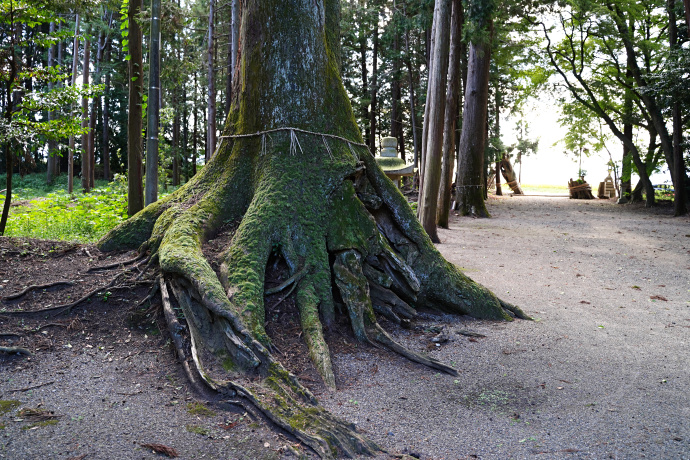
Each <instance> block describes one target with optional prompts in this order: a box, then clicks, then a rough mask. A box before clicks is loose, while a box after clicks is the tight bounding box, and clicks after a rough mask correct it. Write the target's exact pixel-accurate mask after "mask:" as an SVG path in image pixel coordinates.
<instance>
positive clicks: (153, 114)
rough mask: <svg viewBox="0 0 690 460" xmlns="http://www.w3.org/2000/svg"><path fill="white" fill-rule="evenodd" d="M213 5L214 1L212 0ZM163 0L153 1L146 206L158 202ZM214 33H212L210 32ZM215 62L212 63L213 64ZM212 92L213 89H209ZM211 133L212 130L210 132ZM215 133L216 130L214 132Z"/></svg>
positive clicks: (147, 127)
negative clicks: (161, 17)
mask: <svg viewBox="0 0 690 460" xmlns="http://www.w3.org/2000/svg"><path fill="white" fill-rule="evenodd" d="M211 4H213V0H211ZM160 16H161V0H152V1H151V37H150V38H149V42H150V44H151V48H150V51H149V97H148V100H147V102H148V104H147V109H146V119H147V126H146V184H145V190H144V199H145V201H144V203H145V205H146V206H148V205H150V204H151V203H153V202H155V201H156V200H158V124H159V119H160V109H161V106H160V103H161V100H160V97H161V88H160V86H161V83H160V80H161V79H160V65H161V58H160V52H161V19H160ZM209 33H212V32H209ZM212 63H213V62H211V64H212ZM209 91H211V87H209ZM209 132H211V130H209ZM214 132H215V130H214Z"/></svg>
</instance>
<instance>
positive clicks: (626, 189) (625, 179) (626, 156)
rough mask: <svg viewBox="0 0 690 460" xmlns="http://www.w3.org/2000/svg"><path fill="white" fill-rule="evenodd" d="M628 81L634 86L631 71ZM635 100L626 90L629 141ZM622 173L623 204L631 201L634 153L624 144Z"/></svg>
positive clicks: (625, 115)
mask: <svg viewBox="0 0 690 460" xmlns="http://www.w3.org/2000/svg"><path fill="white" fill-rule="evenodd" d="M625 76H626V81H629V82H630V83H631V84H632V72H631V71H630V69H628V70H627V71H626V75H625ZM632 111H633V98H632V90H626V91H625V96H624V100H623V135H624V136H625V137H627V138H628V139H632V138H633V124H632ZM622 166H623V167H622V171H621V192H620V199H619V201H620V202H621V203H625V202H627V201H628V200H629V199H630V197H631V196H630V194H631V192H632V181H631V179H632V153H631V152H630V147H629V146H628V145H627V144H625V143H623V159H622Z"/></svg>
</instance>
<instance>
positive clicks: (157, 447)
mask: <svg viewBox="0 0 690 460" xmlns="http://www.w3.org/2000/svg"><path fill="white" fill-rule="evenodd" d="M141 447H144V448H146V449H151V450H152V451H154V452H155V453H157V454H163V455H167V456H168V457H172V458H174V457H179V455H180V454H178V453H177V451H176V450H175V449H173V448H172V447H168V446H164V445H163V444H141Z"/></svg>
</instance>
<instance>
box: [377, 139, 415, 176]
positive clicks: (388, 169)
mask: <svg viewBox="0 0 690 460" xmlns="http://www.w3.org/2000/svg"><path fill="white" fill-rule="evenodd" d="M397 146H398V140H397V139H396V138H395V137H384V138H383V139H381V156H377V157H375V160H376V163H378V165H379V166H380V167H381V169H382V170H383V172H384V173H385V174H386V176H388V178H389V179H390V180H392V181H393V182H394V183H395V184H396V185H397V184H398V182H399V181H400V178H401V177H403V176H408V177H409V176H413V175H414V165H413V164H409V165H408V164H407V163H405V160H403V159H402V158H400V157H398V150H397Z"/></svg>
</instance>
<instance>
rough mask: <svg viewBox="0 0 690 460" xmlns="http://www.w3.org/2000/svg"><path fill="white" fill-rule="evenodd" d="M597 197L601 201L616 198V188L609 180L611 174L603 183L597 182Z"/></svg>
mask: <svg viewBox="0 0 690 460" xmlns="http://www.w3.org/2000/svg"><path fill="white" fill-rule="evenodd" d="M597 196H598V197H599V198H602V199H609V198H615V197H616V186H615V185H614V183H613V179H612V178H611V173H609V175H608V176H606V179H604V182H599V190H598V191H597Z"/></svg>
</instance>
